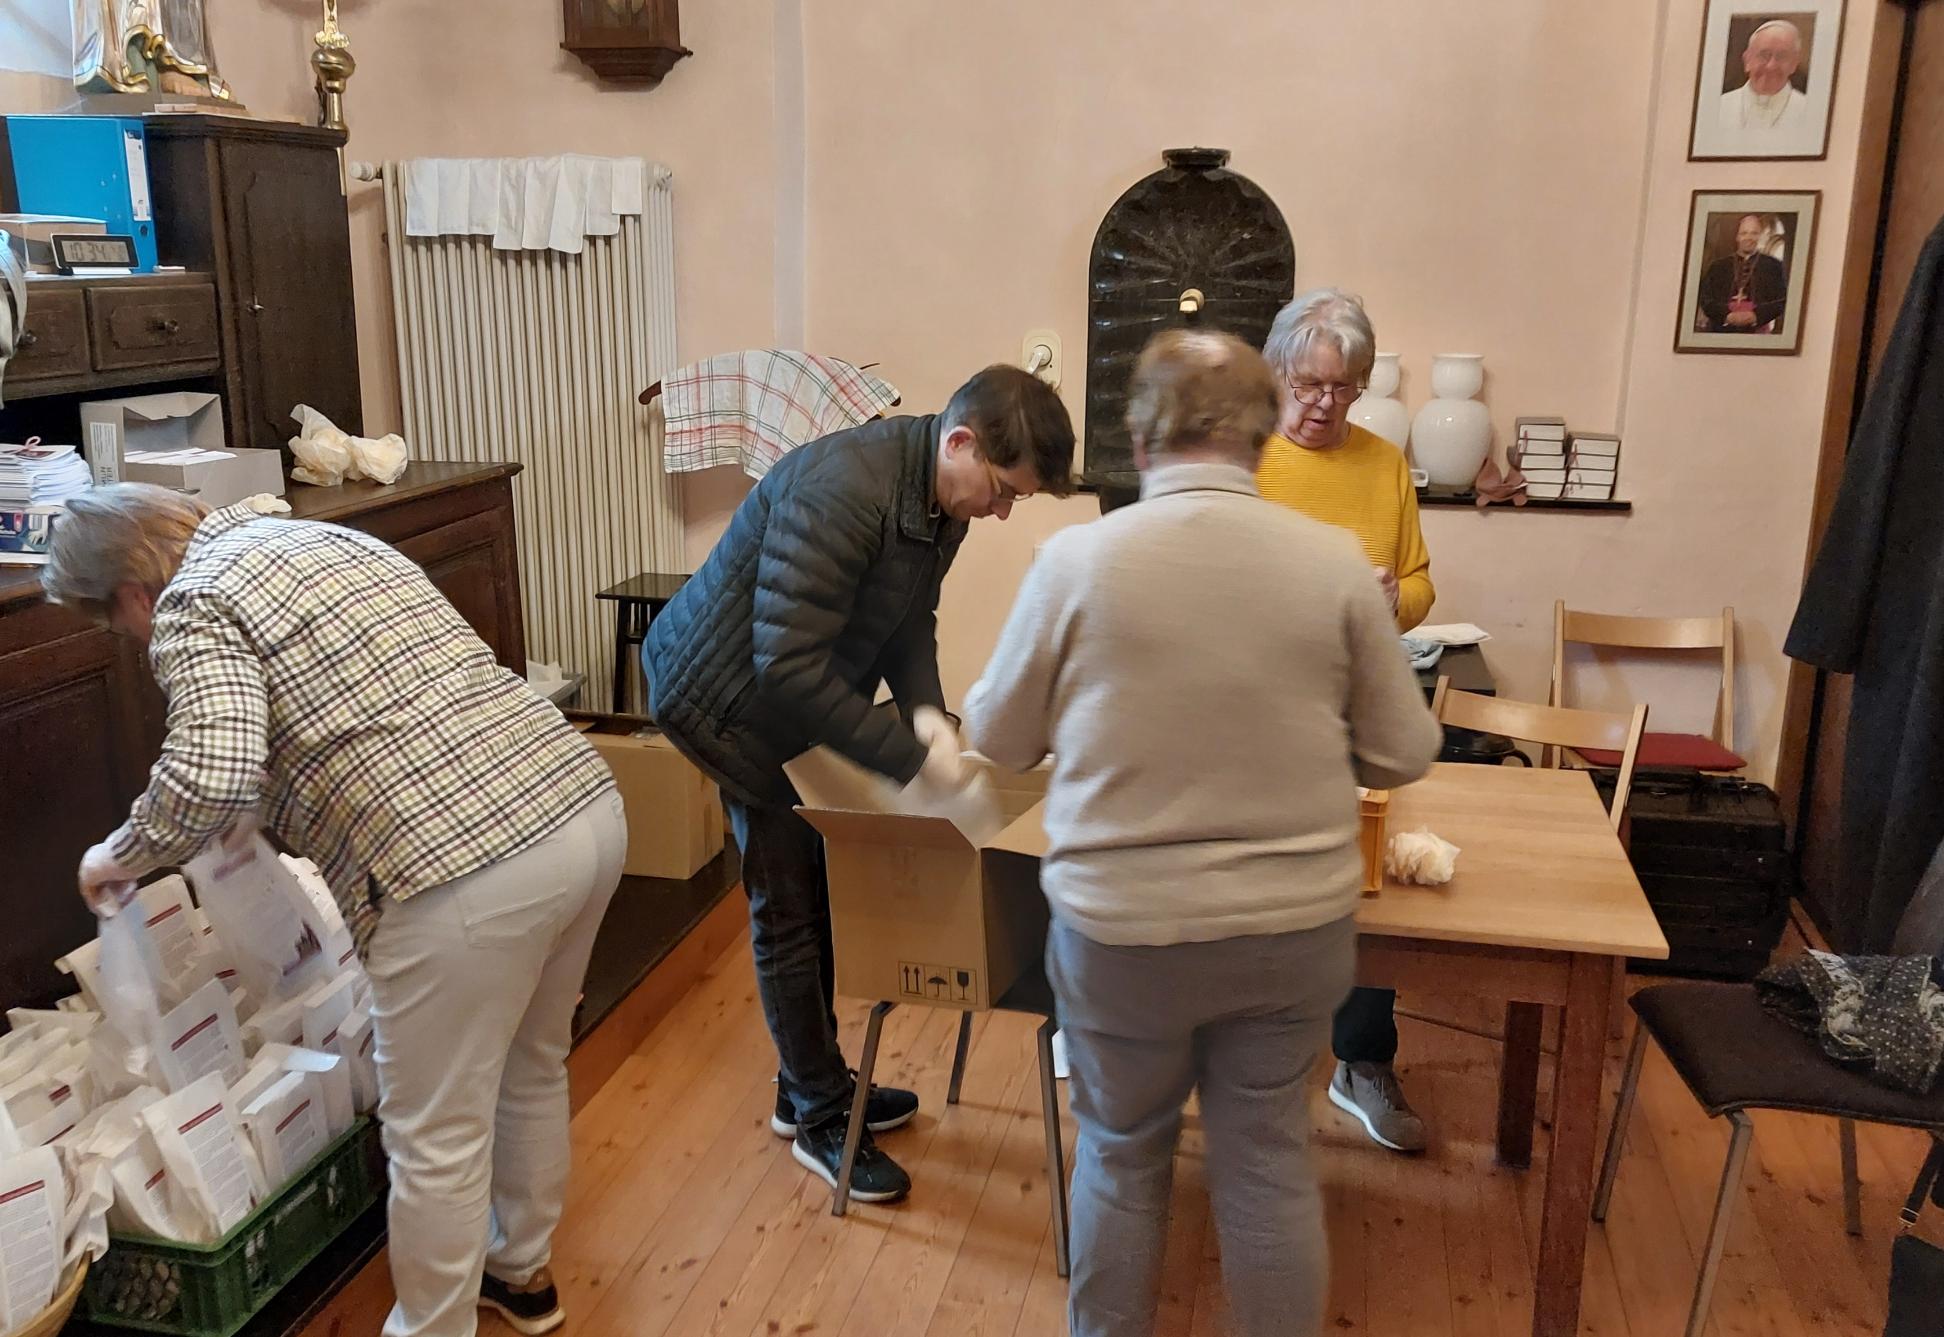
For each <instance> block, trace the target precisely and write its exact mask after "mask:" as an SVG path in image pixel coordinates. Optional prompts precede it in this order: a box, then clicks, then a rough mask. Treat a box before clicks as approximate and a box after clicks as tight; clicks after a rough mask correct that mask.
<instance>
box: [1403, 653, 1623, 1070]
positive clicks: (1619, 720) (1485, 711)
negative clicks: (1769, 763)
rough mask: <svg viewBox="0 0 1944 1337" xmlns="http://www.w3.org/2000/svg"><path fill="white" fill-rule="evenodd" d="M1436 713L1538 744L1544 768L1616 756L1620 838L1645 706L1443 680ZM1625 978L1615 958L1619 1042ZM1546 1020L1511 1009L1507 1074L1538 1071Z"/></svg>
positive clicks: (1526, 1007) (1612, 1026)
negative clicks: (1569, 759) (1622, 709)
mask: <svg viewBox="0 0 1944 1337" xmlns="http://www.w3.org/2000/svg"><path fill="white" fill-rule="evenodd" d="M1431 713H1432V714H1433V715H1436V716H1437V718H1438V722H1439V723H1440V724H1451V725H1456V726H1457V727H1458V728H1460V729H1475V730H1477V731H1478V732H1479V733H1496V734H1504V735H1505V736H1506V737H1508V738H1513V739H1517V740H1518V741H1519V742H1522V743H1537V744H1539V745H1540V747H1541V749H1542V752H1543V755H1542V758H1541V764H1542V765H1544V766H1547V767H1551V768H1555V769H1556V768H1558V766H1559V765H1560V762H1561V760H1562V755H1563V753H1565V752H1567V751H1571V752H1576V753H1578V754H1579V755H1580V756H1585V755H1586V753H1587V752H1588V751H1589V750H1590V751H1593V752H1596V753H1605V752H1611V753H1612V754H1613V756H1614V758H1615V760H1616V761H1617V763H1618V764H1619V772H1620V773H1619V777H1618V782H1617V783H1616V784H1615V786H1614V790H1613V802H1612V803H1611V805H1609V807H1608V808H1607V819H1608V820H1609V821H1611V822H1612V823H1613V829H1614V830H1615V831H1616V832H1617V831H1619V830H1620V826H1621V823H1622V822H1624V821H1625V820H1626V816H1627V794H1628V791H1629V790H1631V789H1632V788H1633V784H1632V781H1633V773H1634V765H1635V760H1636V758H1637V757H1638V755H1639V753H1640V742H1641V739H1642V738H1643V737H1645V735H1646V731H1647V706H1646V703H1644V702H1643V703H1641V704H1640V705H1637V706H1635V707H1634V708H1633V713H1632V714H1631V715H1619V714H1613V713H1610V712H1608V711H1604V710H1574V709H1571V708H1570V707H1567V706H1537V705H1533V704H1531V703H1530V702H1526V701H1508V700H1506V699H1505V698H1504V697H1500V696H1478V695H1476V694H1474V693H1472V692H1455V691H1452V690H1451V680H1450V679H1449V678H1439V679H1438V686H1437V689H1436V691H1435V692H1434V693H1433V694H1432V697H1431ZM1626 978H1627V963H1626V961H1625V960H1624V959H1622V958H1619V957H1615V958H1614V962H1613V998H1614V1004H1613V1014H1612V1016H1611V1017H1610V1018H1609V1021H1608V1029H1609V1031H1610V1032H1611V1033H1612V1034H1613V1035H1614V1036H1615V1037H1616V1038H1617V1037H1618V1036H1619V1035H1620V1034H1621V1033H1622V1032H1621V1026H1622V1020H1623V1018H1622V1014H1621V1012H1620V1006H1621V1001H1620V1000H1621V998H1622V996H1623V995H1624V992H1625V990H1624V988H1623V985H1624V984H1625V981H1626ZM1545 1015H1546V1014H1545V1010H1544V1008H1543V1006H1542V1005H1540V1004H1538V1003H1509V1004H1507V1005H1506V1009H1505V1046H1506V1068H1507V1070H1512V1068H1513V1056H1514V1055H1515V1054H1517V1055H1520V1056H1521V1059H1520V1061H1521V1062H1527V1063H1529V1064H1530V1065H1531V1066H1530V1067H1529V1068H1527V1069H1526V1071H1528V1072H1529V1071H1532V1070H1533V1069H1536V1068H1537V1066H1538V1063H1539V1055H1540V1050H1541V1047H1542V1036H1543V1033H1544V1030H1545ZM1527 1085H1528V1086H1529V1085H1530V1082H1529V1081H1528V1083H1527Z"/></svg>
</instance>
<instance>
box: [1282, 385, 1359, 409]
mask: <svg viewBox="0 0 1944 1337" xmlns="http://www.w3.org/2000/svg"><path fill="white" fill-rule="evenodd" d="M1363 392H1364V387H1363V386H1362V385H1337V384H1333V383H1330V382H1326V381H1291V382H1290V383H1289V393H1290V394H1292V395H1294V396H1296V402H1297V403H1298V404H1303V405H1306V406H1308V407H1311V408H1314V407H1315V406H1316V405H1318V404H1321V403H1322V402H1323V400H1324V398H1325V397H1327V398H1328V399H1329V401H1330V402H1331V403H1332V404H1348V403H1349V402H1350V401H1351V400H1353V399H1355V398H1357V396H1359V395H1361V394H1362V393H1363Z"/></svg>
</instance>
